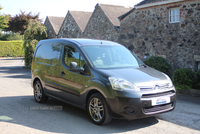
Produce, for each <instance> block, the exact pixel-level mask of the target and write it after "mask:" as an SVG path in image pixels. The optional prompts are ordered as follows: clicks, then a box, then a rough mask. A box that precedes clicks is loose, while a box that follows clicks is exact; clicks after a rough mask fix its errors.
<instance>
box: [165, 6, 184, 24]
mask: <svg viewBox="0 0 200 134" xmlns="http://www.w3.org/2000/svg"><path fill="white" fill-rule="evenodd" d="M177 9H179V14H176V11H175V14H173V15H171V12H172V11H173V10H177ZM168 13H169V23H180V21H181V12H180V7H178V8H170V9H169V12H168ZM174 16H175V21H173V19H172V18H173V17H174ZM177 16H178V17H179V20H178V21H177Z"/></svg>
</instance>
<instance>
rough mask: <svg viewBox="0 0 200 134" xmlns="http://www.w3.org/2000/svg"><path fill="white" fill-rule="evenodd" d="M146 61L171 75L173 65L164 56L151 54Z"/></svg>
mask: <svg viewBox="0 0 200 134" xmlns="http://www.w3.org/2000/svg"><path fill="white" fill-rule="evenodd" d="M144 63H145V64H146V65H148V66H150V67H152V68H155V69H157V70H159V71H161V72H163V73H165V74H167V75H169V76H170V71H171V66H170V64H169V63H168V62H167V61H166V60H165V59H164V58H163V57H157V56H151V57H150V58H148V59H146V60H144Z"/></svg>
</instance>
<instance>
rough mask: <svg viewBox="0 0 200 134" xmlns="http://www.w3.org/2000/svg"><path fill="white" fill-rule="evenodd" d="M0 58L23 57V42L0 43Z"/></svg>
mask: <svg viewBox="0 0 200 134" xmlns="http://www.w3.org/2000/svg"><path fill="white" fill-rule="evenodd" d="M0 48H1V49H0V57H22V56H24V49H23V41H22V40H18V41H0Z"/></svg>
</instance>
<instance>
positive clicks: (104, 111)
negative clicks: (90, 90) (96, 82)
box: [87, 93, 112, 125]
mask: <svg viewBox="0 0 200 134" xmlns="http://www.w3.org/2000/svg"><path fill="white" fill-rule="evenodd" d="M87 108H88V109H87V110H88V114H89V116H90V119H91V120H92V122H93V123H94V124H97V125H105V124H108V123H109V122H110V121H111V120H112V118H111V116H110V114H109V111H108V107H107V104H106V102H105V100H104V98H103V96H102V95H101V94H99V93H95V94H93V95H91V96H90V98H89V100H88V103H87Z"/></svg>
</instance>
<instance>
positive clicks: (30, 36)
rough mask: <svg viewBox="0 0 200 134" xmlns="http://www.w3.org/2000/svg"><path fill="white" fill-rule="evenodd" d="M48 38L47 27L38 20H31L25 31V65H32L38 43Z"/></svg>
mask: <svg viewBox="0 0 200 134" xmlns="http://www.w3.org/2000/svg"><path fill="white" fill-rule="evenodd" d="M46 38H47V33H46V28H45V26H42V24H41V23H40V22H39V21H37V20H32V19H31V20H29V22H28V26H27V30H26V31H25V32H24V59H25V66H27V67H28V66H30V65H31V61H32V57H33V53H34V51H35V47H36V45H37V43H38V42H39V41H40V40H42V39H46Z"/></svg>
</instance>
